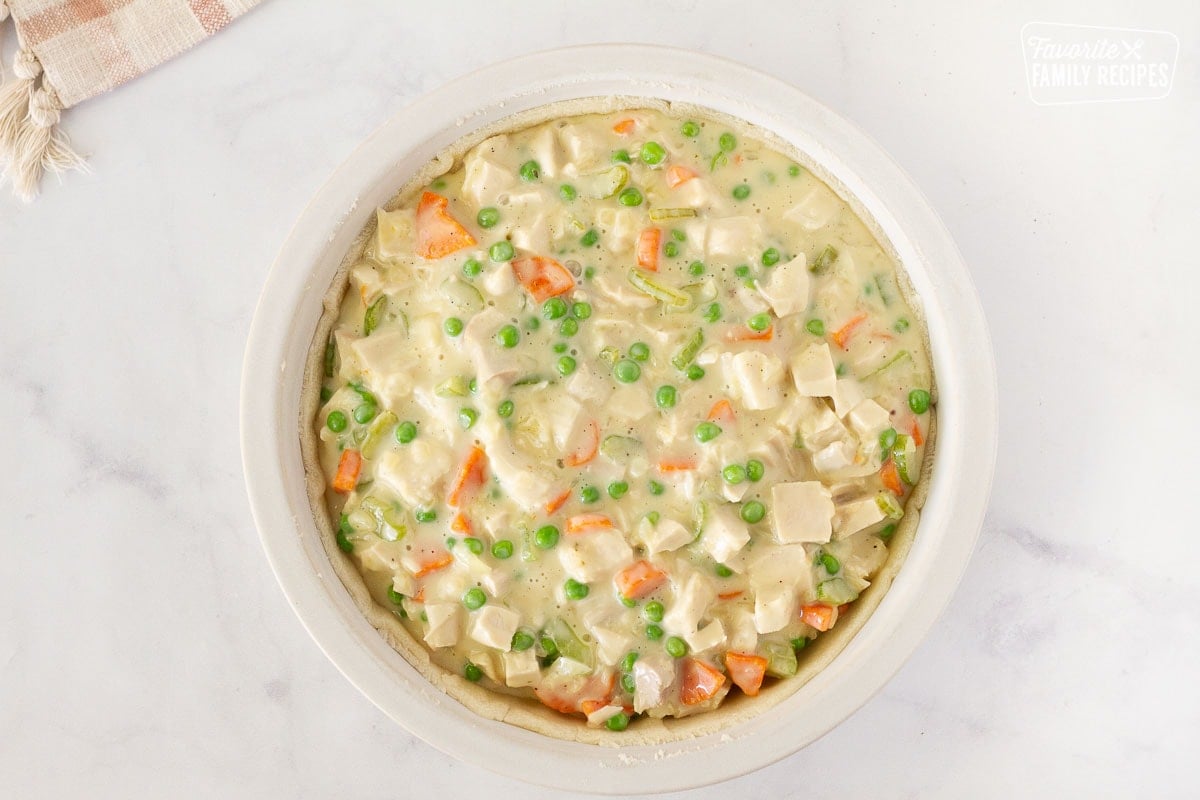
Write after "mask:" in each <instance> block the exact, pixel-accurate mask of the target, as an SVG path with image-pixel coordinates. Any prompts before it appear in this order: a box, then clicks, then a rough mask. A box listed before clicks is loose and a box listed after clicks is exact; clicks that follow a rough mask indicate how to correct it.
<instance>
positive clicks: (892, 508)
mask: <svg viewBox="0 0 1200 800" xmlns="http://www.w3.org/2000/svg"><path fill="white" fill-rule="evenodd" d="M875 503H876V505H878V506H879V510H880V511H882V512H883V513H884V514H886V515H887V516H888V517H889V518H890V519H900V518H901V517H903V516H904V506H902V505H900V503H898V502H897V501H896V498H895V497H893V496H892V495H891V493H889V492H880V493H879V494H877V495H875Z"/></svg>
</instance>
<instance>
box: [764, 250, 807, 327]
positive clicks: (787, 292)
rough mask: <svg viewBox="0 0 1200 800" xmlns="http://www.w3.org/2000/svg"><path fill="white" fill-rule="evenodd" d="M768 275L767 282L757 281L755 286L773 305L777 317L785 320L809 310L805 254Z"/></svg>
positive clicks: (781, 265) (772, 270) (776, 268)
mask: <svg viewBox="0 0 1200 800" xmlns="http://www.w3.org/2000/svg"><path fill="white" fill-rule="evenodd" d="M768 275H769V276H770V277H769V278H768V279H767V280H766V281H765V282H764V281H755V284H754V285H755V286H756V287H757V288H758V291H759V293H760V294H762V296H763V297H765V298H766V300H767V302H768V303H770V304H771V309H772V310H773V311H774V312H775V316H777V317H779V318H780V319H783V318H784V317H788V316H791V315H792V314H799V313H801V312H802V311H806V310H808V265H807V259H805V257H804V254H803V253H801V254H800V255H798V256H796V257H795V258H793V259H792V260H791V261H789V262H787V263H786V264H780V265H778V266H776V267H774V268H773V269H771V270H770V271H769V272H768Z"/></svg>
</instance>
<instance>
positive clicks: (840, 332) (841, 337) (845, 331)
mask: <svg viewBox="0 0 1200 800" xmlns="http://www.w3.org/2000/svg"><path fill="white" fill-rule="evenodd" d="M866 318H867V315H866V314H859V315H858V316H855V317H851V318H850V320H849V321H848V322H847V323H846V324H845V325H843V326H842V327H840V328H838V329H837V330H836V331H834V332H833V333H831V334H829V338H831V339H833V341H834V343H835V344H836V345H837V346H838V347H840V348H842V349H843V350H845V349H846V343H847V342H848V341H850V334H852V333H854V329H855V328H857V327H858V326H859V325H861V324H862V323H863V322H864V321H865V320H866Z"/></svg>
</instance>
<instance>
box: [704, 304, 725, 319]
mask: <svg viewBox="0 0 1200 800" xmlns="http://www.w3.org/2000/svg"><path fill="white" fill-rule="evenodd" d="M704 319H705V320H706V321H708V322H717V321H719V320H720V319H721V304H720V303H710V304H709V306H708V308H706V309H704Z"/></svg>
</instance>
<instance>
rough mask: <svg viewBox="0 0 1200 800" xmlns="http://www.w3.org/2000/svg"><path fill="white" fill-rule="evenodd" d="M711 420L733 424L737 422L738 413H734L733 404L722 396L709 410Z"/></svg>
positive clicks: (709, 419)
mask: <svg viewBox="0 0 1200 800" xmlns="http://www.w3.org/2000/svg"><path fill="white" fill-rule="evenodd" d="M708 421H709V422H725V423H729V424H731V425H732V424H733V423H734V422H737V415H736V414H734V413H733V404H732V403H730V402H729V401H728V400H726V399H724V398H722V399H720V400H718V401H717V402H715V403H713V406H712V408H710V409H709V410H708Z"/></svg>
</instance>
